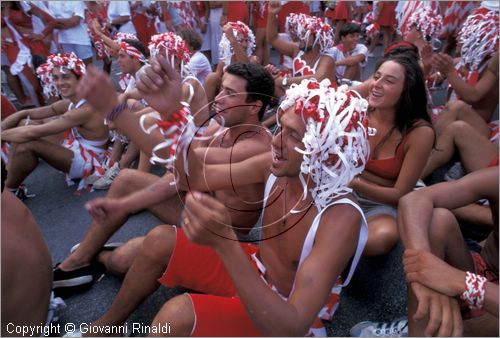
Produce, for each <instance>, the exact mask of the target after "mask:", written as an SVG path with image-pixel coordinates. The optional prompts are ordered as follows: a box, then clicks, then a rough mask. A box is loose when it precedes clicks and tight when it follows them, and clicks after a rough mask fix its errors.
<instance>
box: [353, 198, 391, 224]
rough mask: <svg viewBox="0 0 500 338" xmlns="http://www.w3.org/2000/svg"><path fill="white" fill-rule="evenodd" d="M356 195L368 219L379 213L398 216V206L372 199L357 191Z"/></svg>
mask: <svg viewBox="0 0 500 338" xmlns="http://www.w3.org/2000/svg"><path fill="white" fill-rule="evenodd" d="M355 195H356V197H357V198H358V204H359V206H360V207H361V209H362V210H363V213H364V214H365V217H366V219H367V220H368V219H369V218H371V217H373V216H378V215H389V216H392V217H394V218H396V215H397V210H396V208H394V207H392V206H390V205H387V204H383V203H379V202H375V201H372V200H370V199H368V198H366V197H363V196H361V195H359V194H357V193H355Z"/></svg>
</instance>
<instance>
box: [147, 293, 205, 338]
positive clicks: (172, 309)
mask: <svg viewBox="0 0 500 338" xmlns="http://www.w3.org/2000/svg"><path fill="white" fill-rule="evenodd" d="M194 321H195V314H194V308H193V303H192V301H191V297H189V295H187V294H183V295H179V296H176V297H174V298H172V299H170V300H169V301H168V302H166V303H165V304H164V305H163V306H162V308H161V309H160V311H159V312H158V313H157V314H156V316H155V318H154V319H153V322H152V323H151V325H152V326H157V325H162V324H165V323H172V325H171V327H170V328H171V330H170V332H168V333H169V334H170V335H172V336H178V337H186V336H190V335H191V332H192V331H193V327H194Z"/></svg>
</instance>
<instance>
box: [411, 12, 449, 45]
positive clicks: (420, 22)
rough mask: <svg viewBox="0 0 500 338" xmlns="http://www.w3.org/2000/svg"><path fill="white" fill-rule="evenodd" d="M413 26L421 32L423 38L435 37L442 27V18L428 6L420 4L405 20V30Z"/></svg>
mask: <svg viewBox="0 0 500 338" xmlns="http://www.w3.org/2000/svg"><path fill="white" fill-rule="evenodd" d="M412 27H415V28H416V29H417V31H419V32H422V35H423V37H424V40H427V37H428V38H429V40H430V39H437V38H438V36H439V34H440V33H441V29H442V27H443V18H442V17H441V15H439V14H438V13H436V12H435V11H433V10H432V9H431V7H429V6H420V7H418V9H417V10H416V11H414V12H413V13H412V14H411V15H410V17H409V18H408V21H407V22H406V30H410V29H411V28H412Z"/></svg>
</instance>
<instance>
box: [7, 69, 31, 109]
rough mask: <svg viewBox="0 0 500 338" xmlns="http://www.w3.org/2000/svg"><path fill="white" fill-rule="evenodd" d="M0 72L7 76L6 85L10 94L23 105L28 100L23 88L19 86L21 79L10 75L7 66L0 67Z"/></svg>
mask: <svg viewBox="0 0 500 338" xmlns="http://www.w3.org/2000/svg"><path fill="white" fill-rule="evenodd" d="M2 70H3V71H4V72H5V75H6V76H7V85H8V86H9V88H10V90H12V93H13V94H14V95H15V96H16V98H17V100H18V101H19V103H20V104H25V103H27V102H28V100H29V99H30V98H29V96H28V95H26V94H25V93H24V89H23V86H22V84H21V79H20V78H19V76H16V75H12V73H11V72H10V67H9V66H2Z"/></svg>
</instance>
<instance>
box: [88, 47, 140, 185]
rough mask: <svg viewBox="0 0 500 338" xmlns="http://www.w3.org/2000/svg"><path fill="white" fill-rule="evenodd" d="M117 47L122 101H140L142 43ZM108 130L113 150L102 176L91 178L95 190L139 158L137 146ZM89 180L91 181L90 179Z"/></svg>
mask: <svg viewBox="0 0 500 338" xmlns="http://www.w3.org/2000/svg"><path fill="white" fill-rule="evenodd" d="M118 46H119V49H118V63H119V64H120V68H121V70H122V78H123V79H126V81H125V84H126V87H125V85H123V87H125V88H124V93H122V94H121V95H122V100H123V101H125V100H127V99H136V100H140V98H141V95H140V94H139V91H138V90H137V89H136V88H135V84H136V81H137V79H136V76H137V75H136V74H137V73H138V72H139V70H140V69H141V68H142V67H143V66H144V65H145V64H146V62H147V55H148V54H147V52H146V49H145V48H144V45H143V44H142V42H140V41H139V40H134V39H122V40H120V42H119V44H118ZM120 81H121V80H120ZM122 89H123V88H122ZM110 128H111V129H112V130H111V132H112V135H113V137H112V141H113V150H112V151H111V155H110V159H109V162H108V168H107V170H106V172H105V173H104V175H103V176H102V177H95V178H93V180H94V182H93V183H92V187H93V188H94V189H97V190H106V189H108V188H109V186H110V185H111V183H113V180H114V179H115V177H116V176H117V175H118V173H119V172H120V170H121V169H123V168H128V167H129V166H130V164H131V163H132V162H133V161H134V160H135V159H136V158H138V157H139V149H138V148H137V146H136V145H135V144H134V143H133V142H129V140H128V139H127V137H126V136H124V135H122V134H121V133H120V131H119V130H114V129H113V125H110ZM124 148H126V150H125V151H123V149H124ZM122 152H123V153H122ZM90 180H91V181H92V178H91V179H90Z"/></svg>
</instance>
